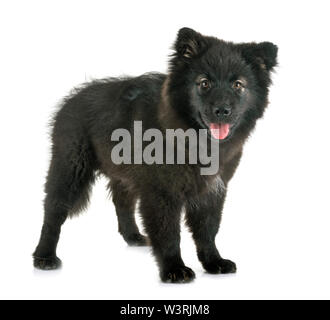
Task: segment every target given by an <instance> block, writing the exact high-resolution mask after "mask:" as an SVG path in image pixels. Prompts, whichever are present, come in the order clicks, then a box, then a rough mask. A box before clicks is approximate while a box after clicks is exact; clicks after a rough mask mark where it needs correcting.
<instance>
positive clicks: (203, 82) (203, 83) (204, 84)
mask: <svg viewBox="0 0 330 320" xmlns="http://www.w3.org/2000/svg"><path fill="white" fill-rule="evenodd" d="M199 84H200V86H201V88H203V89H209V88H210V87H211V85H210V81H209V80H208V79H206V78H203V79H201V81H200V83H199Z"/></svg>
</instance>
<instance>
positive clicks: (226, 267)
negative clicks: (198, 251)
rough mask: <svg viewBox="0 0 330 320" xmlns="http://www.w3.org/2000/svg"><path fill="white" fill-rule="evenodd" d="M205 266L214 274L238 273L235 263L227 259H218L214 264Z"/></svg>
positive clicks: (210, 263)
mask: <svg viewBox="0 0 330 320" xmlns="http://www.w3.org/2000/svg"><path fill="white" fill-rule="evenodd" d="M203 266H204V269H205V270H206V271H207V272H208V273H213V274H217V273H221V274H228V273H236V271H237V268H236V264H235V262H233V261H230V260H226V259H218V260H215V261H212V262H208V263H203Z"/></svg>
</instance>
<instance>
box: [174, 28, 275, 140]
mask: <svg viewBox="0 0 330 320" xmlns="http://www.w3.org/2000/svg"><path fill="white" fill-rule="evenodd" d="M174 50H175V52H174V54H173V57H172V59H171V61H170V70H169V72H170V73H169V82H168V94H169V98H170V103H171V104H172V105H173V107H174V108H175V109H176V110H177V111H178V113H179V114H181V115H182V116H183V117H184V118H185V119H187V121H189V126H191V127H194V128H196V129H200V128H204V129H208V130H209V133H210V136H211V137H213V138H214V139H218V140H220V141H227V140H229V139H230V138H231V136H232V135H233V134H235V131H236V130H237V129H238V128H239V127H244V126H245V127H246V128H248V129H251V128H252V127H253V126H254V123H255V121H256V119H258V118H260V117H261V116H262V114H263V111H264V108H265V107H266V105H267V95H268V87H269V85H270V82H271V81H270V72H271V71H272V70H273V68H274V66H276V63H277V61H276V60H277V46H276V45H274V44H272V43H270V42H262V43H242V44H234V43H231V42H225V41H222V40H219V39H217V38H213V37H207V36H203V35H201V34H200V33H197V32H195V31H194V30H192V29H189V28H182V29H180V30H179V33H178V36H177V40H176V42H175V45H174Z"/></svg>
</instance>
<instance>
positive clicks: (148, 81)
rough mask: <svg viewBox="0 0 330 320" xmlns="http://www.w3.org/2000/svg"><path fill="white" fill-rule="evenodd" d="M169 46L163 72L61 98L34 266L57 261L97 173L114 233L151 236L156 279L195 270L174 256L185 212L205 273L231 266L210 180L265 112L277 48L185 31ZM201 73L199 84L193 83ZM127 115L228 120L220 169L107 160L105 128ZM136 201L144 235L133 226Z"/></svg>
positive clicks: (161, 121)
mask: <svg viewBox="0 0 330 320" xmlns="http://www.w3.org/2000/svg"><path fill="white" fill-rule="evenodd" d="M174 50H175V52H174V54H173V56H172V57H171V60H170V66H169V73H168V74H167V75H165V74H157V73H151V74H145V75H142V76H140V77H136V78H125V79H115V78H111V79H107V80H101V81H94V82H92V83H89V84H87V85H85V86H84V87H82V88H80V89H79V90H77V91H76V92H74V93H73V94H72V95H71V96H69V97H68V98H67V99H65V101H64V103H63V105H62V107H61V109H60V110H59V111H58V112H57V114H56V116H55V119H54V126H53V134H52V143H53V147H52V160H51V164H50V169H49V172H48V176H47V183H46V199H45V204H44V206H45V216H44V225H43V228H42V232H41V238H40V242H39V245H38V246H37V248H36V250H35V252H34V265H35V267H37V268H40V269H55V268H57V267H59V266H60V263H61V262H60V260H59V259H58V258H57V256H56V246H57V242H58V240H59V235H60V230H61V226H62V224H63V223H64V222H65V220H66V219H67V217H69V216H73V215H75V214H77V213H78V212H80V211H81V209H83V208H85V207H86V205H87V203H88V195H89V191H90V188H91V186H92V184H93V182H94V180H95V176H96V174H99V173H101V174H104V175H105V176H107V177H108V178H109V179H111V181H110V182H109V187H110V189H111V191H112V195H113V202H114V204H115V207H116V212H117V216H118V222H119V232H120V233H121V234H122V236H123V237H124V239H125V240H126V241H127V243H128V244H130V245H146V244H147V243H149V242H150V244H151V246H152V248H153V252H154V255H155V257H156V258H157V262H158V265H159V269H160V277H161V279H162V280H163V281H169V282H187V281H190V280H192V279H193V278H194V277H195V275H194V272H193V271H192V270H191V269H190V268H188V267H186V266H185V264H184V262H183V261H182V258H181V254H180V214H181V212H182V210H183V209H184V211H185V213H186V222H187V225H188V226H189V228H190V230H191V232H192V233H193V238H194V240H195V242H196V247H197V253H198V258H199V259H200V261H201V263H202V264H203V266H204V268H205V270H206V271H208V272H210V273H231V272H235V271H236V266H235V263H234V262H231V261H229V260H225V259H223V258H222V257H221V256H220V254H219V252H218V250H217V248H216V245H215V237H216V234H217V232H218V228H219V223H220V220H221V212H222V208H223V204H224V200H225V193H226V191H225V190H224V189H221V188H218V182H219V177H221V179H222V181H223V183H224V185H225V187H227V184H228V182H229V180H230V179H231V178H232V176H233V174H234V172H235V170H236V167H237V166H238V164H239V161H240V158H241V155H242V149H243V144H244V142H245V140H246V139H247V137H248V135H249V134H250V132H251V130H252V129H253V128H254V127H255V124H256V121H257V119H258V118H260V117H261V116H262V115H263V112H264V110H265V107H266V105H267V95H268V87H269V85H270V83H271V81H270V71H272V70H273V68H274V66H275V65H276V58H277V47H276V46H275V45H274V44H272V43H268V42H264V43H260V44H257V43H244V44H233V43H230V42H224V41H221V40H219V39H216V38H213V37H206V36H203V35H201V34H199V33H197V32H195V31H193V30H191V29H188V28H183V29H181V30H180V31H179V33H178V37H177V40H176V42H175V45H174ZM201 77H203V78H206V79H207V82H206V84H205V83H204V84H203V85H202V84H201V82H200V81H201ZM236 80H240V81H241V82H240V83H241V84H242V86H241V85H240V84H238V85H237V83H236V82H235V81H236ZM204 81H205V80H204ZM203 86H205V88H204V87H203ZM226 108H227V109H229V110H230V112H228V113H226V112H225V111H224V110H225V109H226ZM134 120H142V121H143V129H148V128H158V129H160V130H164V129H166V128H183V129H188V128H196V129H200V128H207V129H208V128H209V127H208V125H209V123H212V122H226V123H229V124H230V125H231V130H230V134H229V136H228V137H227V138H226V139H224V140H223V141H220V142H219V143H221V148H220V170H219V172H218V174H217V175H213V176H202V175H200V167H199V165H189V164H186V165H178V164H177V165H156V164H155V165H146V164H142V165H134V164H132V165H124V164H123V165H115V164H114V163H112V161H111V157H110V154H111V149H112V147H113V146H114V145H115V142H112V141H110V136H111V133H112V132H113V130H114V129H116V128H126V129H128V130H130V131H132V126H133V121H134ZM138 199H139V200H140V208H139V209H140V212H141V215H142V218H143V223H144V227H145V231H146V233H147V235H148V239H147V238H146V237H145V236H143V235H141V234H140V232H139V230H138V227H137V225H136V223H135V219H134V210H135V204H136V201H137V200H138Z"/></svg>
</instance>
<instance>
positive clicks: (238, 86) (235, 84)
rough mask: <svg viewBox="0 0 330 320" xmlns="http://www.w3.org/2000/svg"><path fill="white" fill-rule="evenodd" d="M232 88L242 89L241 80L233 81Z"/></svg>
mask: <svg viewBox="0 0 330 320" xmlns="http://www.w3.org/2000/svg"><path fill="white" fill-rule="evenodd" d="M233 88H234V89H236V90H239V89H242V88H243V82H242V81H241V80H236V81H234V83H233Z"/></svg>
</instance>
